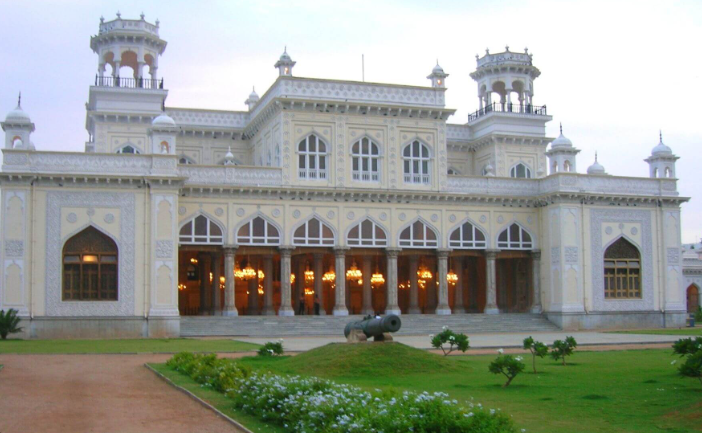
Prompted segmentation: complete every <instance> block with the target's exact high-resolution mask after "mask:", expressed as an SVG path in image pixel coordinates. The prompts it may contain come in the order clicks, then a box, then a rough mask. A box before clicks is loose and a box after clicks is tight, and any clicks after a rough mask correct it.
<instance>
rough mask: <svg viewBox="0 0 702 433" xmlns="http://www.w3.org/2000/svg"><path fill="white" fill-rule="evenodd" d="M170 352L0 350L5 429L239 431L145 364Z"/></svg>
mask: <svg viewBox="0 0 702 433" xmlns="http://www.w3.org/2000/svg"><path fill="white" fill-rule="evenodd" d="M169 357H170V356H169V355H2V356H1V357H0V358H1V362H2V363H3V364H4V365H5V367H4V368H3V370H2V371H0V432H2V433H15V432H21V433H25V432H52V433H64V432H65V433H77V432H81V433H86V432H91V433H101V432H105V433H114V432H120V433H137V432H149V433H160V432H163V433H180V432H182V433H192V432H198V433H209V432H213V433H214V432H239V431H240V430H238V429H235V428H234V427H233V426H232V425H231V424H229V423H228V422H226V421H224V420H223V419H221V418H219V417H218V416H216V415H215V414H214V413H212V412H211V411H210V410H208V409H206V408H204V407H203V406H201V405H200V404H199V403H197V402H195V401H194V400H192V399H191V398H190V397H188V396H186V395H185V394H183V393H181V392H179V391H178V390H176V389H174V388H172V387H171V386H169V385H168V384H166V383H165V382H163V381H162V380H161V379H159V378H157V377H156V375H155V374H154V373H152V372H151V371H149V370H147V369H146V368H145V367H144V363H145V362H164V361H165V360H167V359H168V358H169Z"/></svg>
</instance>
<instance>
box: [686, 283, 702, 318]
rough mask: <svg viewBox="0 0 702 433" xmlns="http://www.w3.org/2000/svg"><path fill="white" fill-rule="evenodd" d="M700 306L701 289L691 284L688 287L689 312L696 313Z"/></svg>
mask: <svg viewBox="0 0 702 433" xmlns="http://www.w3.org/2000/svg"><path fill="white" fill-rule="evenodd" d="M699 307H700V289H699V288H698V287H697V286H696V285H694V284H690V287H688V288H687V312H688V313H695V312H697V309H698V308H699Z"/></svg>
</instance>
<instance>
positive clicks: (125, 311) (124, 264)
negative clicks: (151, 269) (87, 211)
mask: <svg viewBox="0 0 702 433" xmlns="http://www.w3.org/2000/svg"><path fill="white" fill-rule="evenodd" d="M46 201H47V208H46V221H47V225H46V245H47V246H46V293H45V296H46V315H47V316H133V315H134V302H135V301H134V275H135V257H134V256H135V248H134V243H135V230H136V223H135V219H136V215H135V198H134V194H130V193H107V192H79V193H78V192H62V191H50V192H48V193H47V198H46ZM65 207H69V208H76V207H84V208H88V207H98V208H111V209H119V211H120V215H121V217H120V221H119V223H120V227H119V239H114V238H113V240H114V241H115V243H116V244H117V248H118V251H119V262H118V263H119V265H118V269H119V276H118V284H119V286H118V287H119V288H118V300H117V301H70V302H63V301H62V299H61V278H57V276H61V275H63V272H62V270H61V262H62V255H61V251H62V248H63V244H64V242H65V241H66V240H67V239H69V238H70V237H71V236H73V235H75V234H76V233H78V232H80V231H81V230H82V229H83V228H84V227H81V228H79V229H77V230H75V231H73V232H71V233H70V234H69V235H68V236H66V237H65V238H64V239H62V238H61V237H60V234H61V224H62V220H61V209H62V208H65Z"/></svg>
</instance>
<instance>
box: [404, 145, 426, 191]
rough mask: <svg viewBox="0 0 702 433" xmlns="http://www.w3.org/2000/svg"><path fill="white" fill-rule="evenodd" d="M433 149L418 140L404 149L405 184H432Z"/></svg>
mask: <svg viewBox="0 0 702 433" xmlns="http://www.w3.org/2000/svg"><path fill="white" fill-rule="evenodd" d="M431 159H432V154H431V148H430V147H429V146H428V145H427V144H426V143H424V142H423V141H421V140H419V139H418V138H417V139H414V140H412V141H411V142H409V143H407V144H406V145H405V146H404V147H403V148H402V160H403V170H404V175H405V176H404V179H405V183H415V184H423V185H428V184H430V183H431Z"/></svg>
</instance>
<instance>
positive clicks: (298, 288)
mask: <svg viewBox="0 0 702 433" xmlns="http://www.w3.org/2000/svg"><path fill="white" fill-rule="evenodd" d="M304 257H305V256H298V260H297V270H296V272H295V293H294V294H293V308H294V309H295V314H300V311H299V310H300V297H301V296H302V297H304V296H305V261H306V260H305V259H304ZM302 314H304V312H303V313H302Z"/></svg>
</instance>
